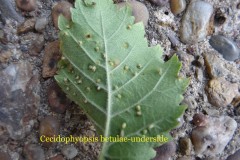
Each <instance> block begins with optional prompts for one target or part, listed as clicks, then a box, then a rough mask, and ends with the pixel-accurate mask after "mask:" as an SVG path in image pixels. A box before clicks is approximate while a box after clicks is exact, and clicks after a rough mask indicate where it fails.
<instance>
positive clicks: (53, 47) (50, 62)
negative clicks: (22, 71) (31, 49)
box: [42, 40, 61, 78]
mask: <svg viewBox="0 0 240 160" xmlns="http://www.w3.org/2000/svg"><path fill="white" fill-rule="evenodd" d="M60 58H61V54H60V46H59V41H58V40H56V41H54V42H50V43H48V44H47V46H46V47H45V50H44V58H43V70H42V76H43V78H48V77H52V76H54V75H55V74H56V71H57V63H58V60H60Z"/></svg>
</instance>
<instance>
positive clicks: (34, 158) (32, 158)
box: [23, 144, 45, 160]
mask: <svg viewBox="0 0 240 160" xmlns="http://www.w3.org/2000/svg"><path fill="white" fill-rule="evenodd" d="M23 153H24V155H25V157H26V159H27V160H45V156H44V151H43V149H42V148H41V147H40V146H39V145H36V144H27V145H25V146H24V149H23Z"/></svg>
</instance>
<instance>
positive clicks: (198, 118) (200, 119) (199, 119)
mask: <svg viewBox="0 0 240 160" xmlns="http://www.w3.org/2000/svg"><path fill="white" fill-rule="evenodd" d="M207 123H208V118H207V116H205V115H204V114H202V113H196V114H195V115H194V116H193V124H194V125H195V126H198V127H200V126H206V125H207Z"/></svg>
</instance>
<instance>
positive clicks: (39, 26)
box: [35, 17, 48, 32]
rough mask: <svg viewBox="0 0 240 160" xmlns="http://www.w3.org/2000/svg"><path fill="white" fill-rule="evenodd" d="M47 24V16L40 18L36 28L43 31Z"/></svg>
mask: <svg viewBox="0 0 240 160" xmlns="http://www.w3.org/2000/svg"><path fill="white" fill-rule="evenodd" d="M47 24H48V19H47V17H42V18H39V19H37V21H36V23H35V30H36V31H38V32H43V30H44V29H45V27H46V25H47Z"/></svg>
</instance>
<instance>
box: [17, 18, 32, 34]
mask: <svg viewBox="0 0 240 160" xmlns="http://www.w3.org/2000/svg"><path fill="white" fill-rule="evenodd" d="M35 22H36V19H35V18H31V19H28V20H26V21H25V22H24V23H22V24H21V25H20V26H19V27H18V29H17V33H18V34H23V33H27V32H29V31H33V30H34V25H35Z"/></svg>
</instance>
